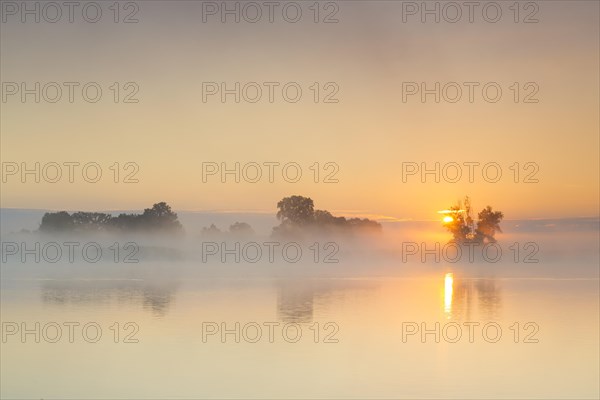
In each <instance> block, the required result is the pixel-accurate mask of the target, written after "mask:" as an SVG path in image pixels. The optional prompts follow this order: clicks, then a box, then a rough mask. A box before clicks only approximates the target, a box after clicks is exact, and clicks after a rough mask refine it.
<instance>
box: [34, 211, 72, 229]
mask: <svg viewBox="0 0 600 400" xmlns="http://www.w3.org/2000/svg"><path fill="white" fill-rule="evenodd" d="M71 230H73V218H71V215H70V214H69V213H68V212H66V211H60V212H55V213H45V214H44V216H43V217H42V223H41V224H40V231H42V232H68V231H71Z"/></svg>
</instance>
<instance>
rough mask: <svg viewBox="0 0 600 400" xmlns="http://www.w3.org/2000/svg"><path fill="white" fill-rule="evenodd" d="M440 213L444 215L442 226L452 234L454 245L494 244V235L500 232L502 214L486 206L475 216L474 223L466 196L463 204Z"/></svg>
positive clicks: (469, 200)
mask: <svg viewBox="0 0 600 400" xmlns="http://www.w3.org/2000/svg"><path fill="white" fill-rule="evenodd" d="M440 213H442V214H445V216H444V219H443V221H444V226H445V227H446V229H448V231H449V232H450V233H452V236H453V239H452V240H453V241H454V242H456V243H467V242H476V243H494V242H496V238H495V236H496V233H497V232H502V230H501V229H500V222H501V221H502V219H503V218H504V214H503V213H502V212H501V211H493V210H492V207H490V206H487V207H485V208H484V209H483V210H481V212H479V214H477V222H475V220H474V219H473V217H472V215H471V199H469V197H468V196H467V197H465V199H464V201H463V202H460V201H459V202H458V203H457V204H455V205H453V206H452V207H450V208H449V209H448V210H444V211H440Z"/></svg>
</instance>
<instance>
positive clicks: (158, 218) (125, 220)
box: [40, 202, 183, 232]
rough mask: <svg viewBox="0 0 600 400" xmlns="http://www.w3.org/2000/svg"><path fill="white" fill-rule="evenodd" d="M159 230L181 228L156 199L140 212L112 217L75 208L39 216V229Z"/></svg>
mask: <svg viewBox="0 0 600 400" xmlns="http://www.w3.org/2000/svg"><path fill="white" fill-rule="evenodd" d="M99 230H116V231H124V232H131V231H149V232H150V231H161V230H166V231H170V232H179V231H182V230H183V227H182V226H181V223H180V222H179V220H178V219H177V214H176V213H174V212H173V211H171V207H170V206H169V205H168V204H167V203H165V202H162V203H156V204H154V206H152V208H147V209H145V210H144V213H143V214H119V216H117V217H113V216H111V215H109V214H105V213H97V212H83V211H79V212H76V213H74V214H73V215H70V214H69V213H68V212H66V211H61V212H57V213H46V214H44V216H43V217H42V223H41V224H40V231H42V232H56V231H63V232H77V231H99Z"/></svg>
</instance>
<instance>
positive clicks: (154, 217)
mask: <svg viewBox="0 0 600 400" xmlns="http://www.w3.org/2000/svg"><path fill="white" fill-rule="evenodd" d="M141 220H142V225H143V226H144V228H149V229H166V230H181V228H182V226H181V223H180V222H179V220H178V219H177V214H176V213H174V212H173V211H172V210H171V206H169V205H168V204H167V203H165V202H164V201H163V202H160V203H156V204H154V205H153V206H152V208H146V209H145V210H144V213H143V214H142V215H141Z"/></svg>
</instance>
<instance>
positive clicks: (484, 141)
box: [0, 1, 600, 220]
mask: <svg viewBox="0 0 600 400" xmlns="http://www.w3.org/2000/svg"><path fill="white" fill-rule="evenodd" d="M111 3H112V2H111ZM208 3H210V4H208ZM208 3H207V2H204V3H203V2H193V1H172V2H165V1H148V2H132V3H131V4H133V5H128V4H129V3H120V7H121V8H120V9H119V15H118V16H117V18H118V20H119V22H118V23H115V22H114V17H115V15H114V10H111V9H109V8H108V7H109V3H100V4H101V8H102V11H103V14H102V17H101V18H100V20H99V21H98V22H97V23H90V22H87V21H86V20H85V19H84V18H83V16H82V12H81V10H80V9H76V10H75V11H74V14H73V15H74V22H73V23H70V22H68V20H67V17H66V14H65V13H66V11H65V10H62V11H63V16H62V18H61V19H60V20H58V21H57V22H56V23H51V22H48V21H46V20H45V19H44V17H47V19H52V18H53V17H54V15H55V14H53V10H46V12H47V14H43V10H41V11H40V22H39V23H37V22H35V21H34V19H33V17H34V16H31V15H29V16H27V15H26V17H27V18H28V19H26V21H25V23H23V22H21V20H20V18H21V15H20V14H19V13H20V11H21V10H20V8H19V9H18V10H17V11H16V14H14V15H13V11H14V10H13V9H5V7H6V5H5V4H3V6H2V7H3V11H2V24H1V27H0V55H1V57H0V67H1V69H0V78H1V81H2V96H3V97H2V102H1V103H0V107H1V122H0V130H1V132H0V133H1V137H0V144H1V146H0V147H1V149H0V157H1V160H2V173H3V176H2V179H3V180H2V190H1V191H0V202H1V207H2V208H38V209H57V210H58V209H68V210H124V209H142V208H145V207H149V206H150V205H152V204H153V203H156V202H159V201H166V202H168V203H169V204H170V205H171V206H172V207H173V208H174V209H175V210H189V211H192V210H198V211H199V210H216V211H254V212H274V211H275V208H276V204H277V202H278V201H279V200H280V199H281V198H283V197H285V196H289V195H304V196H308V197H311V198H312V199H313V200H314V201H315V206H316V208H319V209H326V210H329V211H332V212H335V213H338V214H353V215H354V214H356V215H368V216H374V217H376V218H388V219H415V220H421V219H435V218H438V215H437V214H436V212H437V211H438V210H442V209H445V208H448V207H449V206H450V205H452V204H453V203H455V202H456V201H457V200H458V199H460V198H462V197H464V196H465V195H469V196H470V197H471V198H472V201H473V206H474V208H475V209H481V208H483V207H484V206H486V205H488V204H489V205H492V206H493V207H494V208H495V209H500V210H502V211H503V212H504V214H505V216H506V218H510V219H526V218H567V217H577V216H598V214H599V172H598V171H599V169H600V166H599V146H600V144H599V120H600V116H599V109H600V107H599V106H600V105H599V87H600V82H599V73H598V71H599V68H600V64H599V47H600V43H599V38H600V31H599V14H600V13H599V3H598V2H595V1H568V2H567V1H547V2H541V1H540V2H535V3H533V4H536V5H537V8H533V6H531V7H530V8H526V4H525V3H520V8H519V15H518V17H517V18H518V20H519V22H518V23H515V21H514V19H515V14H514V10H512V9H509V7H510V5H511V4H513V2H497V4H499V5H500V7H501V10H502V15H501V17H500V19H499V21H498V22H496V23H492V22H488V21H487V20H486V18H484V15H483V14H482V11H481V9H479V8H477V9H475V11H474V14H473V18H474V20H473V22H472V23H470V22H469V21H468V18H467V16H466V14H465V10H466V8H463V15H462V18H461V19H460V20H459V21H457V22H455V23H451V22H448V21H446V20H445V19H444V17H446V19H448V18H452V15H453V14H451V12H452V11H453V10H450V9H448V10H446V12H447V14H443V12H442V11H440V22H439V23H436V22H435V21H433V16H431V15H430V16H427V15H426V18H428V19H427V20H426V22H425V23H423V22H421V20H420V17H421V15H420V14H419V12H418V11H417V14H415V15H412V14H410V13H408V9H406V8H404V9H403V7H409V6H410V5H409V4H408V3H410V2H384V1H368V2H367V1H350V2H321V3H320V4H319V14H318V17H317V18H318V21H319V22H318V23H315V22H314V18H315V13H314V11H315V10H314V8H312V9H311V8H310V7H314V6H311V5H312V4H313V2H296V3H294V4H295V5H297V6H298V7H299V8H300V9H301V10H302V17H301V18H300V20H299V21H298V22H296V23H291V22H288V21H286V18H284V17H283V14H282V11H281V9H280V8H276V9H275V10H274V12H273V18H274V22H272V23H271V22H269V21H268V17H267V16H266V12H267V11H266V10H267V8H265V6H264V2H257V3H255V4H258V5H259V6H260V7H261V9H262V12H263V15H262V17H261V18H260V19H259V20H258V21H257V22H255V23H251V22H247V21H246V20H244V17H246V19H252V18H253V17H254V14H253V10H251V9H247V10H246V13H245V14H244V12H243V11H241V14H240V22H239V23H236V22H234V20H233V16H231V15H230V16H226V17H227V18H228V19H227V20H226V22H225V23H223V22H221V20H220V17H221V16H220V14H219V12H220V11H221V8H222V7H225V6H224V5H223V3H222V2H208ZM530 3H531V2H530ZM16 4H17V6H18V7H22V4H23V3H22V2H16ZM31 4H33V3H31ZM228 4H229V6H228V7H234V6H235V2H228ZM241 4H243V3H240V7H242V5H241ZM281 4H282V5H283V4H284V3H283V2H282V3H281ZM414 4H417V6H419V4H420V2H417V3H414ZM430 4H432V7H433V4H434V3H430ZM456 4H459V5H461V6H462V7H464V5H463V3H462V2H458V3H456ZM481 4H483V3H481ZM213 5H215V6H216V7H217V9H218V10H217V14H216V15H213V14H210V13H208V11H212V10H213V8H206V7H213ZM31 7H33V6H31ZM203 7H204V11H205V13H204V14H203ZM282 7H283V6H282ZM527 7H529V6H527ZM294 10H295V9H291V11H290V10H289V9H288V12H289V13H288V14H287V19H290V20H292V19H293V18H292V17H293V15H294V13H293V11H294ZM403 10H404V11H405V12H404V13H403ZM92 11H93V10H92ZM92 11H90V10H88V12H89V14H88V15H87V16H88V18H89V16H90V15H92V16H93V12H92ZM493 11H494V10H492V11H490V10H488V12H489V13H488V14H487V18H488V19H493V18H492V17H493ZM127 16H130V17H129V18H130V19H132V18H135V19H137V20H138V22H136V23H123V21H122V20H123V19H125V18H127ZM290 16H291V17H290ZM490 16H492V17H490ZM92 19H93V18H92ZM203 19H205V20H206V22H204V21H203ZM324 19H327V20H333V19H336V20H337V21H338V22H333V23H324V22H323V20H324ZM525 19H527V20H528V21H529V20H532V19H537V21H538V22H530V23H524V21H523V20H525ZM403 20H406V21H405V22H404V21H403ZM23 82H25V83H26V85H27V87H28V88H34V87H35V82H40V88H41V87H43V86H44V85H47V84H48V83H50V82H56V83H57V84H58V86H61V87H62V90H63V92H62V97H61V98H60V99H59V100H58V101H57V102H56V103H51V102H49V101H47V99H51V98H53V96H54V93H55V92H54V91H53V90H55V86H52V85H50V86H48V87H47V88H48V91H47V92H46V93H45V94H44V93H42V89H40V91H39V93H40V97H41V99H40V102H39V103H36V102H35V101H34V96H35V95H32V94H30V95H26V96H25V102H23V101H22V98H21V92H17V93H16V94H12V91H14V89H15V87H17V88H18V90H19V91H20V90H21V86H20V85H21V83H23ZM64 82H76V83H77V84H78V86H76V87H75V89H74V92H73V93H74V98H73V102H69V101H68V89H67V86H65V85H64ZM90 82H94V85H92V86H93V87H92V88H91V89H90V91H88V92H86V93H87V94H88V95H89V94H90V93H92V94H91V95H90V96H91V97H90V98H92V97H93V94H94V87H98V86H99V87H100V88H101V89H102V95H101V97H100V98H99V100H98V101H97V102H95V103H92V102H89V101H86V100H85V99H84V97H83V93H82V89H81V88H82V87H83V86H84V85H85V84H87V83H90ZM115 82H117V85H116V86H113V85H114V83H115ZM236 82H240V102H239V103H236V102H235V101H234V97H235V95H234V94H230V95H226V97H225V102H223V101H222V99H221V97H220V94H221V93H220V92H219V93H216V94H214V95H211V94H208V92H207V90H209V89H214V88H218V89H219V90H220V85H221V83H225V85H226V88H229V89H233V88H235V83H236ZM249 82H255V83H256V84H251V85H249V86H246V88H247V91H246V92H243V90H242V89H241V88H242V87H243V86H244V85H246V84H248V83H249ZM265 82H272V87H274V89H273V101H272V102H270V101H269V98H268V97H269V96H268V90H269V89H268V88H269V86H267V85H265ZM315 82H316V83H317V84H316V85H315ZM436 82H439V83H440V92H439V93H440V102H439V103H438V102H435V94H429V95H426V96H425V101H424V102H423V101H422V98H421V96H420V94H421V93H420V92H418V93H416V94H412V95H409V94H407V93H408V91H409V90H410V89H414V88H415V87H416V88H418V89H419V90H421V83H425V88H426V89H427V88H428V89H433V88H435V83H436ZM452 82H455V83H456V84H450V85H448V83H452ZM465 82H473V85H474V86H473V87H474V89H473V90H474V91H473V101H472V102H471V101H469V99H468V97H469V96H468V91H469V86H467V85H465V84H464V83H465ZM515 82H516V83H517V84H516V86H515ZM15 83H16V85H17V86H14V85H13V84H15ZM289 83H292V84H290V85H288V89H289V87H291V89H289V91H288V92H285V93H284V92H283V90H282V87H283V86H284V85H286V84H289ZM486 84H487V85H488V86H486V87H488V88H489V87H491V89H489V91H488V92H485V95H489V96H488V99H493V98H494V90H495V88H497V87H499V88H500V89H501V90H502V97H501V98H500V99H499V100H498V101H497V102H492V101H488V100H486V98H485V97H484V92H483V89H482V87H484V86H485V85H486ZM445 85H446V86H445ZM257 86H258V87H260V88H261V90H262V96H261V97H260V99H259V100H258V101H257V102H255V103H253V102H251V101H249V100H252V99H254V98H255V96H256V91H255V90H256V87H257ZM444 86H445V87H446V89H447V91H446V92H443V90H442V87H444ZM457 86H458V87H460V88H461V90H462V97H461V98H460V99H459V100H458V101H456V102H451V101H450V100H452V99H454V98H455V97H454V96H455V93H456V92H455V90H456V87H457ZM116 87H118V88H119V90H118V98H117V100H118V101H117V102H116V103H115V101H114V99H115V95H116V92H117V90H116ZM297 87H300V88H301V90H302V95H301V96H300V98H299V100H298V101H297V102H292V101H288V100H286V98H285V97H284V96H285V95H289V97H288V99H293V96H294V89H295V88H297ZM111 88H112V89H111ZM317 88H318V94H317ZM517 88H518V93H517ZM134 92H135V93H134ZM290 93H291V94H290ZM490 93H491V94H490ZM127 95H131V96H130V97H127ZM315 96H317V102H315ZM515 96H516V97H515ZM126 98H127V99H128V100H137V102H135V103H128V102H124V101H125V99H126ZM515 98H516V99H517V102H515ZM326 100H327V101H329V102H327V101H326ZM335 100H337V102H330V101H335ZM536 100H537V102H532V101H536ZM65 162H66V163H79V164H78V165H75V164H71V165H74V167H73V168H74V177H73V182H69V179H67V174H68V171H69V169H68V167H67V166H65V165H64V163H65ZM35 163H40V182H39V183H36V182H35V181H34V180H35V179H34V178H35V176H34V175H32V174H30V175H26V176H25V178H27V179H25V182H23V179H22V177H21V176H20V172H21V169H22V167H23V166H25V167H26V168H29V169H34V168H35ZM53 163H57V164H58V165H61V166H62V167H61V172H62V177H61V179H59V180H58V182H56V183H52V182H51V181H52V177H53V176H54V172H53V171H54V170H53V168H54V167H53V166H54V165H55V164H53ZM90 163H95V164H93V165H92V167H93V166H94V165H95V166H96V167H98V166H99V169H100V170H101V171H102V177H101V178H99V180H98V181H97V182H95V183H92V182H88V181H86V179H84V178H83V177H82V173H81V168H82V167H81V166H83V165H86V164H90ZM115 163H118V164H115ZM128 163H129V164H128ZM203 163H204V164H203ZM206 163H211V164H210V166H211V167H214V166H215V165H216V166H218V167H219V168H221V166H222V163H225V166H226V167H227V168H228V169H233V168H234V167H235V164H236V163H240V175H241V176H240V182H239V183H237V182H235V181H234V180H235V179H234V176H233V175H226V176H225V178H227V180H226V182H225V183H223V182H222V179H221V176H220V174H219V173H217V174H215V175H206V174H204V176H203V165H204V172H205V173H206V172H207V169H206V168H207V167H206V166H207V165H208V164H206ZM264 163H279V165H276V164H270V165H273V168H274V170H273V171H274V176H273V182H269V179H268V172H269V167H268V166H265V164H264ZM315 163H318V164H315ZM436 163H439V175H440V176H439V182H436V181H435V175H433V174H428V175H425V176H424V177H423V176H421V174H420V172H421V169H422V167H425V168H427V169H435V166H436ZM465 163H467V164H465ZM473 163H479V164H473ZM515 163H517V164H515ZM286 164H288V165H291V167H289V168H291V169H288V170H287V171H288V172H289V174H288V175H286V176H285V177H284V176H283V174H282V166H284V165H286ZM256 165H260V166H262V168H261V172H262V179H260V180H259V181H258V182H252V180H253V177H254V176H255V172H254V171H256V169H255V166H256ZM267 165H269V164H267ZM457 165H458V166H461V173H462V178H461V179H459V180H458V182H456V183H453V182H451V181H452V180H453V177H454V175H455V171H456V166H457ZM468 165H473V168H474V170H473V171H474V174H473V179H472V180H473V181H472V182H469V179H468V172H469V167H468ZM485 165H489V169H487V170H486V171H487V174H486V175H485V176H484V174H483V172H482V169H483V166H485ZM15 166H17V168H19V170H18V171H16V172H15V170H14V168H15ZM244 166H246V168H244ZM415 166H417V167H418V168H419V170H418V171H417V172H416V174H414V175H406V173H407V172H410V171H413V172H414V170H408V169H407V168H414V167H415ZM44 167H45V168H46V169H45V174H46V175H44V171H42V169H43V168H44ZM298 167H299V169H300V171H301V172H302V176H301V177H300V178H299V181H298V182H291V181H293V180H294V176H295V171H297V170H298ZM96 169H97V168H96ZM96 169H94V168H92V170H91V171H92V172H90V175H91V176H92V177H93V176H94V174H93V172H94V171H96ZM315 170H317V171H319V174H318V177H317V176H315ZM497 170H500V171H501V173H502V176H501V177H500V178H499V180H498V181H497V182H494V180H495V172H496V171H497ZM89 171H90V170H88V172H89ZM115 171H119V174H118V176H115ZM244 171H245V172H246V175H244V174H243V172H244ZM403 171H404V173H405V175H404V176H403ZM515 171H519V173H518V176H516V174H515ZM128 174H130V175H128ZM90 175H86V178H88V180H90V181H93V180H94V179H93V178H90ZM244 177H246V178H247V179H244ZM445 178H446V179H445ZM115 179H116V180H117V183H115ZM127 180H129V181H131V180H137V183H135V182H129V183H126V182H125V181H127ZM315 180H317V182H315ZM336 180H337V182H335V181H336ZM515 180H516V181H517V182H515ZM325 181H328V182H325ZM536 181H537V182H536Z"/></svg>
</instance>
